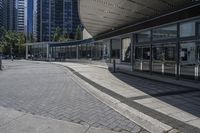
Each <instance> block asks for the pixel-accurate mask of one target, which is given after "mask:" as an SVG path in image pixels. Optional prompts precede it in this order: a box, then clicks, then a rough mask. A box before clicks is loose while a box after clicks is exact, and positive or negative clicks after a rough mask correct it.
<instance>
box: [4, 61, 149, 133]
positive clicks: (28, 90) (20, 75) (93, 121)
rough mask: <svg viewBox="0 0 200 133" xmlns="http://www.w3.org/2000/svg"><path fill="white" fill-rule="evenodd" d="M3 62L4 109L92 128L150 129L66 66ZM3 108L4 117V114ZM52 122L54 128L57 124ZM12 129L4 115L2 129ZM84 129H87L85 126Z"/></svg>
mask: <svg viewBox="0 0 200 133" xmlns="http://www.w3.org/2000/svg"><path fill="white" fill-rule="evenodd" d="M3 64H4V70H3V71H0V107H1V108H3V109H6V110H14V111H17V112H18V113H20V112H21V113H22V116H23V115H28V116H29V114H30V115H32V116H38V117H42V119H44V118H47V119H48V121H49V119H52V120H59V121H64V122H72V123H76V124H80V125H83V126H88V127H89V129H90V128H93V127H94V128H100V129H105V130H110V131H115V132H123V133H126V132H127V133H129V132H131V133H147V131H146V130H144V129H143V128H141V127H140V126H138V125H137V124H135V123H134V122H132V121H130V120H129V119H127V118H126V117H124V116H122V115H120V114H119V113H118V112H116V111H115V110H113V109H112V108H110V107H109V106H107V105H105V104H104V103H102V102H101V101H99V100H98V99H97V98H95V97H94V96H92V95H91V94H89V93H88V92H87V91H85V90H84V88H83V87H82V86H80V84H77V83H76V82H75V81H74V80H73V79H72V74H71V73H70V72H69V70H68V69H66V68H65V67H63V66H60V65H55V64H50V63H45V62H31V61H23V60H22V61H14V62H11V61H3ZM1 110H2V109H0V117H3V116H4V115H3V114H1V113H2V111H1ZM3 112H5V111H3ZM9 116H10V115H9ZM32 116H31V118H29V117H28V118H27V119H28V121H27V122H28V123H29V122H30V123H31V120H33V119H32ZM4 119H5V118H4ZM15 119H17V118H13V119H11V121H15ZM27 119H24V120H25V121H26V120H27ZM34 119H35V118H34ZM22 120H23V119H22ZM22 120H21V121H22ZM54 122H55V121H54ZM23 123H24V122H22V124H23ZM33 123H37V122H36V121H34V122H33ZM55 123H56V122H55ZM11 124H12V123H11ZM18 126H19V123H18ZM21 126H23V125H21ZM29 126H30V125H29ZM50 126H51V128H53V127H52V126H54V124H50ZM9 127H10V128H9ZM14 127H16V125H15V126H14ZM5 129H6V130H5ZM11 130H13V126H10V123H9V122H8V123H4V121H3V122H2V121H1V118H0V133H4V131H5V132H6V133H10V132H11ZM87 131H88V130H87ZM83 132H86V131H85V128H84V130H83ZM103 132H104V131H101V133H103ZM20 133H21V132H20ZM26 133H28V132H26Z"/></svg>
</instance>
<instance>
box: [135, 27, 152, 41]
mask: <svg viewBox="0 0 200 133" xmlns="http://www.w3.org/2000/svg"><path fill="white" fill-rule="evenodd" d="M150 40H151V31H150V30H149V31H143V32H139V33H137V42H149V41H150Z"/></svg>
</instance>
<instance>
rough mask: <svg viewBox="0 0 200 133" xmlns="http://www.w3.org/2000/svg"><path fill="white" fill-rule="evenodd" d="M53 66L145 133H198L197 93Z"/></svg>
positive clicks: (77, 67)
mask: <svg viewBox="0 0 200 133" xmlns="http://www.w3.org/2000/svg"><path fill="white" fill-rule="evenodd" d="M55 64H59V65H63V66H66V67H67V68H68V69H70V70H71V72H72V73H74V74H75V75H76V79H75V80H76V81H79V82H80V84H82V85H83V84H84V85H86V86H87V87H85V88H88V91H89V92H90V93H92V94H93V95H95V96H96V97H97V98H99V99H100V100H101V101H103V102H104V103H106V104H107V105H109V106H110V107H112V108H113V109H115V110H116V111H118V112H120V113H121V114H122V115H124V116H126V117H127V118H129V119H130V120H132V121H134V122H136V123H137V124H139V125H140V126H142V127H144V128H145V129H147V130H148V131H151V132H154V133H156V132H179V131H180V132H185V133H200V105H199V101H200V99H199V97H198V96H199V95H200V92H199V91H195V92H193V91H190V89H191V88H184V87H181V86H180V87H179V86H174V85H170V84H164V83H159V82H155V81H151V80H147V79H141V78H138V77H132V76H128V75H124V74H119V73H118V74H112V73H110V72H109V71H108V70H106V69H102V68H99V67H95V66H92V65H85V64H77V63H58V62H57V63H55ZM77 79H78V80H77ZM85 81H86V82H85ZM177 129H178V130H177Z"/></svg>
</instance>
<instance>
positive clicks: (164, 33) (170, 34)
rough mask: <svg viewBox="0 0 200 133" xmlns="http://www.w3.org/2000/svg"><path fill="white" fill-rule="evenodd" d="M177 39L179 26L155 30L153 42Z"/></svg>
mask: <svg viewBox="0 0 200 133" xmlns="http://www.w3.org/2000/svg"><path fill="white" fill-rule="evenodd" d="M176 37H177V26H176V25H173V26H168V27H163V28H158V29H154V30H153V40H161V39H171V38H176Z"/></svg>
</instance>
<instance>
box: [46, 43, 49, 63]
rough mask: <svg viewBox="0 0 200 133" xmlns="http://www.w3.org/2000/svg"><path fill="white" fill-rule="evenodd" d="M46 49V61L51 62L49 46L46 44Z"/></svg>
mask: <svg viewBox="0 0 200 133" xmlns="http://www.w3.org/2000/svg"><path fill="white" fill-rule="evenodd" d="M46 49H47V57H46V60H47V61H49V44H46Z"/></svg>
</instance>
